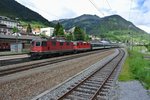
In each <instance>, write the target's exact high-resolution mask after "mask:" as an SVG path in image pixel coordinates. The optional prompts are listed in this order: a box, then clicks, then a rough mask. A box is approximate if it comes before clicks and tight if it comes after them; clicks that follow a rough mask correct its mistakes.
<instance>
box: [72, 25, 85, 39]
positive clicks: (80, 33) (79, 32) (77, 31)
mask: <svg viewBox="0 0 150 100" xmlns="http://www.w3.org/2000/svg"><path fill="white" fill-rule="evenodd" d="M74 38H75V40H76V41H84V40H85V33H84V32H83V30H82V29H81V28H80V27H75V29H74Z"/></svg>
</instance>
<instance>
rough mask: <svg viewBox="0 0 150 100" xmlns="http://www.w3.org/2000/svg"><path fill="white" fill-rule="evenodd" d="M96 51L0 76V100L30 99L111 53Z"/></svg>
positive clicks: (111, 52) (111, 51) (112, 51)
mask: <svg viewBox="0 0 150 100" xmlns="http://www.w3.org/2000/svg"><path fill="white" fill-rule="evenodd" d="M114 52H115V51H114V50H110V51H108V52H107V53H97V54H93V55H88V56H86V57H81V58H77V59H73V60H68V61H64V62H60V63H57V64H52V65H47V66H43V67H42V68H41V67H40V68H36V69H32V70H29V71H25V72H20V73H16V74H13V75H10V76H6V77H2V78H0V89H1V90H0V100H30V99H31V98H33V97H34V96H36V95H39V94H40V93H42V92H44V91H46V90H48V89H50V88H53V87H54V86H56V85H58V84H60V83H61V82H63V81H65V80H66V79H68V78H70V77H72V76H74V75H75V74H77V73H79V72H80V71H82V70H84V69H86V68H88V67H89V66H91V65H93V64H95V63H96V62H98V61H100V60H101V59H103V58H104V57H107V56H108V55H110V54H113V53H114Z"/></svg>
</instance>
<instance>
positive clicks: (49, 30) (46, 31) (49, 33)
mask: <svg viewBox="0 0 150 100" xmlns="http://www.w3.org/2000/svg"><path fill="white" fill-rule="evenodd" d="M53 32H54V28H53V27H47V28H41V29H40V33H41V34H44V35H47V36H52V35H53Z"/></svg>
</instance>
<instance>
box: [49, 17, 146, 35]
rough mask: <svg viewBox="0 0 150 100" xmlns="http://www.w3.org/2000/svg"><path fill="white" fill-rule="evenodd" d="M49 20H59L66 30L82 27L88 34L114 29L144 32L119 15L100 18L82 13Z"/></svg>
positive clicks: (56, 21)
mask: <svg viewBox="0 0 150 100" xmlns="http://www.w3.org/2000/svg"><path fill="white" fill-rule="evenodd" d="M51 22H52V23H55V24H56V23H58V22H59V23H60V24H62V25H63V26H64V28H65V29H67V30H68V29H70V28H72V27H75V26H79V27H81V28H82V29H86V32H87V33H88V34H102V33H107V32H109V31H114V30H132V31H135V32H138V33H146V32H145V31H143V30H141V29H140V28H138V27H136V26H135V25H134V24H133V23H131V22H129V21H127V20H126V19H124V18H122V17H121V16H119V15H111V16H106V17H103V18H100V17H98V16H97V15H90V14H83V15H81V16H78V17H75V18H71V19H63V20H61V19H60V20H55V21H51Z"/></svg>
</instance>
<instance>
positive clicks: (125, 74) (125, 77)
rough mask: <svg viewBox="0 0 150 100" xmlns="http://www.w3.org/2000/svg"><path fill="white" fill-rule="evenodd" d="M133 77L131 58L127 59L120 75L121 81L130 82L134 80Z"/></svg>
mask: <svg viewBox="0 0 150 100" xmlns="http://www.w3.org/2000/svg"><path fill="white" fill-rule="evenodd" d="M133 79H134V78H133V75H132V72H131V71H130V69H129V57H127V59H126V61H125V63H124V65H123V68H122V70H121V73H120V75H119V81H129V80H133Z"/></svg>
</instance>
